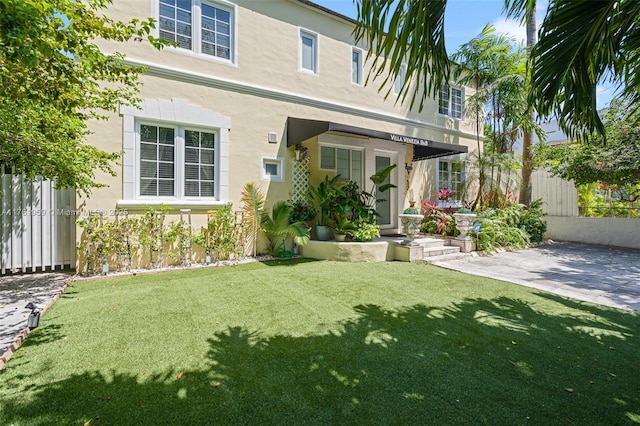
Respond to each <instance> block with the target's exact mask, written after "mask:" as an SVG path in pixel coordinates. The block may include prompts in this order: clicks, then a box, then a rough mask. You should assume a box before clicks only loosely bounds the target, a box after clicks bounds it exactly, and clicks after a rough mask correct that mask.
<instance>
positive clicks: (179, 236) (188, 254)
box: [166, 220, 193, 266]
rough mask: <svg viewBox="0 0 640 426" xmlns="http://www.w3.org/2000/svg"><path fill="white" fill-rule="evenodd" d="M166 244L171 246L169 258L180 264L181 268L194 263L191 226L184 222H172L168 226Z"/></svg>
mask: <svg viewBox="0 0 640 426" xmlns="http://www.w3.org/2000/svg"><path fill="white" fill-rule="evenodd" d="M166 243H167V244H169V246H171V249H170V250H169V257H171V258H172V259H174V260H177V261H178V262H180V265H181V266H189V265H191V262H192V261H193V259H192V256H193V250H192V247H193V245H192V244H193V235H192V229H191V225H189V224H188V223H186V222H183V221H182V220H180V221H171V222H170V223H169V225H168V226H167V231H166Z"/></svg>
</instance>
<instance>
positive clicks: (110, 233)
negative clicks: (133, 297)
mask: <svg viewBox="0 0 640 426" xmlns="http://www.w3.org/2000/svg"><path fill="white" fill-rule="evenodd" d="M76 223H77V225H78V226H79V227H80V228H82V229H83V231H82V234H81V237H80V243H79V245H78V247H77V249H78V252H80V253H82V254H83V255H84V256H85V262H84V263H85V265H84V266H85V273H86V274H90V275H94V274H99V273H100V272H101V271H102V263H103V261H104V259H105V258H106V259H107V263H109V264H110V265H115V267H116V269H117V270H121V271H122V270H131V267H132V263H133V260H132V257H133V251H134V250H135V249H137V247H138V246H137V244H138V242H137V241H136V238H135V235H136V232H137V229H138V226H139V223H138V219H136V218H129V217H126V216H125V217H124V218H122V219H120V218H119V217H118V216H116V219H115V220H114V221H109V220H106V219H105V218H104V217H102V216H99V215H90V216H88V217H87V218H85V219H82V220H79V221H77V222H76Z"/></svg>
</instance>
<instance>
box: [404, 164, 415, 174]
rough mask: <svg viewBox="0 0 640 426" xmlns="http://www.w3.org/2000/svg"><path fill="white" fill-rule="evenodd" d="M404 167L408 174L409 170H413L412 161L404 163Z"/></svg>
mask: <svg viewBox="0 0 640 426" xmlns="http://www.w3.org/2000/svg"><path fill="white" fill-rule="evenodd" d="M404 169H405V170H406V171H407V173H408V174H411V170H413V163H404Z"/></svg>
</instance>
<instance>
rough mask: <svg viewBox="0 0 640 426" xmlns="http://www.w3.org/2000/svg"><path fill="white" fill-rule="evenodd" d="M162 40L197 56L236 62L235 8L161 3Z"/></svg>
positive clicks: (186, 0)
mask: <svg viewBox="0 0 640 426" xmlns="http://www.w3.org/2000/svg"><path fill="white" fill-rule="evenodd" d="M159 4H160V9H159V27H160V33H159V34H160V38H161V39H163V40H167V41H171V42H175V43H178V47H179V48H182V49H186V50H190V51H192V52H194V53H196V54H202V55H207V56H212V57H216V58H220V59H224V60H229V61H231V60H232V59H233V43H234V35H233V25H234V22H233V16H234V14H233V9H230V8H228V7H225V6H222V5H218V4H215V3H211V2H205V1H203V0H159Z"/></svg>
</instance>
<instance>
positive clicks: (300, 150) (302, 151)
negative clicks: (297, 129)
mask: <svg viewBox="0 0 640 426" xmlns="http://www.w3.org/2000/svg"><path fill="white" fill-rule="evenodd" d="M295 153H296V161H297V162H300V161H302V160H304V159H305V158H307V148H305V147H304V146H302V145H296V150H295Z"/></svg>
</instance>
